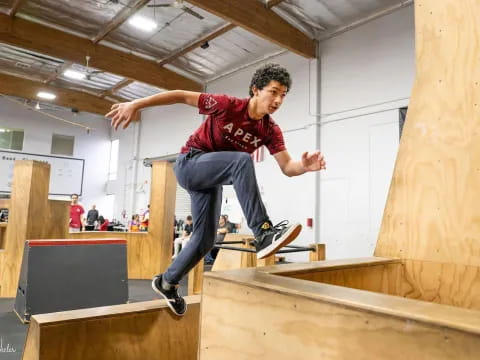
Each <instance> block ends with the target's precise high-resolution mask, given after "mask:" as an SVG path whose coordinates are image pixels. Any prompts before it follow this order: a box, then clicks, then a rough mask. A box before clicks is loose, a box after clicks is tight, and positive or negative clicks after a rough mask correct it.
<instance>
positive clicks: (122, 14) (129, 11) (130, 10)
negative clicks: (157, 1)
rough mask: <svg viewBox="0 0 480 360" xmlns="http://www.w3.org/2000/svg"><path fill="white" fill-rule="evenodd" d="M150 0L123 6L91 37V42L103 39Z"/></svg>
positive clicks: (140, 0)
mask: <svg viewBox="0 0 480 360" xmlns="http://www.w3.org/2000/svg"><path fill="white" fill-rule="evenodd" d="M149 1H150V0H138V1H137V2H136V3H135V4H133V6H131V7H130V6H125V7H124V8H123V9H122V10H120V11H119V12H118V14H117V15H115V17H114V18H113V19H112V20H111V21H110V22H109V23H108V24H106V25H105V26H104V27H103V29H101V30H100V31H99V33H98V34H97V35H95V37H94V38H93V39H92V41H93V43H94V44H96V43H98V42H99V41H100V40H102V39H104V38H105V36H107V35H108V34H110V32H112V31H113V30H115V29H116V28H118V27H119V26H120V25H122V24H123V23H124V22H125V21H126V20H127V19H128V18H129V17H130V16H131V15H133V14H135V13H136V12H137V11H138V10H140V9H141V8H142V7H144V6H145V5H146V4H147V3H148V2H149Z"/></svg>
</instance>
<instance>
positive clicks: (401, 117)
mask: <svg viewBox="0 0 480 360" xmlns="http://www.w3.org/2000/svg"><path fill="white" fill-rule="evenodd" d="M407 110H408V106H407V107H403V108H400V109H399V112H398V121H399V122H398V125H399V133H400V137H402V132H403V125H404V124H405V120H406V119H407Z"/></svg>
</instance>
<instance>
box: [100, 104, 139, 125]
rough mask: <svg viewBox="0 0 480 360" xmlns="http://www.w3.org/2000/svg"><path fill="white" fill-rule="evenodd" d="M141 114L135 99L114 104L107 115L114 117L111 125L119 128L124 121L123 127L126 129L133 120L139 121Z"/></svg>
mask: <svg viewBox="0 0 480 360" xmlns="http://www.w3.org/2000/svg"><path fill="white" fill-rule="evenodd" d="M139 115H140V113H139V112H138V109H137V107H136V106H135V104H134V103H133V101H129V102H124V103H118V104H113V105H112V108H111V111H110V112H109V113H108V114H107V115H105V117H107V118H111V119H112V122H111V125H112V127H113V128H114V129H115V130H117V129H118V127H119V126H120V124H121V123H123V126H122V128H123V129H126V128H127V127H128V125H130V123H131V122H132V121H138V120H139Z"/></svg>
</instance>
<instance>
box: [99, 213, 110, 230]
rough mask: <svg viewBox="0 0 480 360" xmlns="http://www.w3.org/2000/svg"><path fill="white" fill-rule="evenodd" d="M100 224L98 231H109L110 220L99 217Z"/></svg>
mask: <svg viewBox="0 0 480 360" xmlns="http://www.w3.org/2000/svg"><path fill="white" fill-rule="evenodd" d="M98 222H99V223H100V226H99V227H98V231H108V225H110V222H109V221H108V219H105V218H104V217H103V216H101V215H100V216H99V217H98Z"/></svg>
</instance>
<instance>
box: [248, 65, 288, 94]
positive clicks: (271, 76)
mask: <svg viewBox="0 0 480 360" xmlns="http://www.w3.org/2000/svg"><path fill="white" fill-rule="evenodd" d="M272 80H275V81H278V82H279V83H280V84H282V85H283V86H286V87H287V92H288V90H290V88H291V86H292V79H291V78H290V74H289V73H288V71H287V69H285V68H284V67H281V66H280V65H279V64H265V65H264V66H262V67H261V68H258V69H257V70H256V71H255V74H253V77H252V81H251V82H250V88H249V92H248V93H249V94H250V96H253V91H252V87H253V86H254V85H255V87H256V88H257V89H259V90H262V89H263V88H264V87H265V86H267V85H268V84H269V83H270V81H272Z"/></svg>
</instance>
